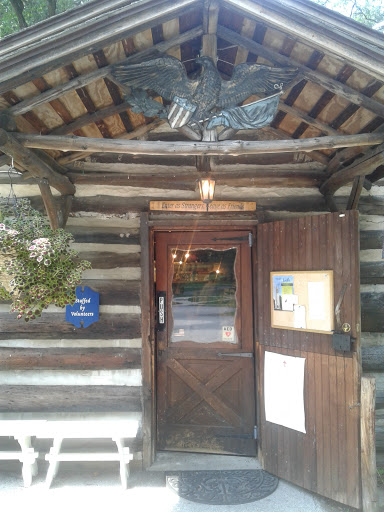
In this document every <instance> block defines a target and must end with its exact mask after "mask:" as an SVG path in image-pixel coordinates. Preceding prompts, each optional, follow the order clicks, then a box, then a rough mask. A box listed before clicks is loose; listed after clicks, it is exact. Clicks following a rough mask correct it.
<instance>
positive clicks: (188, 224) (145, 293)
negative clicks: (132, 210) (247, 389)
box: [140, 212, 259, 469]
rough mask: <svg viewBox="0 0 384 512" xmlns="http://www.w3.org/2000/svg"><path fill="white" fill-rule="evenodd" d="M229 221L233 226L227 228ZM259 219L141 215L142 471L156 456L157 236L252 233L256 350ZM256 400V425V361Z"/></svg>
mask: <svg viewBox="0 0 384 512" xmlns="http://www.w3.org/2000/svg"><path fill="white" fill-rule="evenodd" d="M229 222H231V223H233V225H230V226H229V225H228V224H229ZM258 223H259V222H258V220H257V219H249V220H244V219H241V220H240V219H238V217H237V216H235V215H234V216H233V217H232V216H231V217H230V218H228V217H226V218H225V220H223V219H219V220H218V219H217V218H216V219H212V220H211V219H207V218H206V217H205V218H204V219H201V220H200V219H199V220H197V221H196V220H183V219H182V217H181V216H180V217H179V218H173V219H172V220H169V221H164V220H152V219H151V217H150V214H149V213H148V212H143V213H141V214H140V245H141V312H142V315H141V327H142V393H143V402H142V403H143V411H142V418H143V420H142V421H143V423H142V431H143V468H144V469H146V468H149V467H150V466H151V465H152V464H153V463H154V461H155V457H156V428H157V425H156V405H157V404H156V345H155V294H154V266H153V262H154V253H155V250H154V249H155V247H154V241H155V234H156V233H157V232H161V231H176V232H177V231H194V230H198V231H217V230H218V229H219V230H220V229H222V230H223V231H224V230H225V231H234V232H236V231H244V230H249V231H251V232H252V234H253V244H252V251H251V258H252V290H253V294H252V295H253V316H254V322H253V347H254V350H256V338H257V336H256V333H257V325H256V319H257V316H256V312H257V303H256V301H257V293H255V290H256V286H255V285H256V271H255V269H256V266H255V265H256V225H257V224H258ZM254 366H255V376H254V379H255V380H254V382H255V397H256V404H255V405H256V411H255V414H256V423H257V424H259V410H258V403H257V396H258V383H257V374H256V369H257V364H256V361H255V365H254Z"/></svg>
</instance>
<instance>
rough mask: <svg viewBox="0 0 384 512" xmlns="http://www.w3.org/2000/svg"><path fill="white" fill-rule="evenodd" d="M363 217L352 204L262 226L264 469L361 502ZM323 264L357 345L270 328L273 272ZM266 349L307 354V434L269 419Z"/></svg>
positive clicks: (340, 316) (337, 313) (337, 315)
mask: <svg viewBox="0 0 384 512" xmlns="http://www.w3.org/2000/svg"><path fill="white" fill-rule="evenodd" d="M357 215H358V214H357V212H356V211H353V210H352V211H349V212H346V213H345V214H341V215H339V214H338V213H335V214H326V215H318V216H311V217H305V218H304V217H303V218H300V219H294V220H289V221H280V222H271V223H268V224H263V225H259V226H258V231H257V246H258V257H257V260H258V274H257V282H258V284H259V287H258V293H259V300H258V304H259V311H258V340H257V362H258V378H259V385H258V389H259V404H260V407H259V410H260V441H259V442H260V448H261V453H262V460H263V462H264V468H265V469H266V470H267V471H269V472H270V473H273V474H275V475H277V476H279V477H281V478H284V479H285V480H288V481H290V482H293V483H295V484H296V485H299V486H301V487H304V488H306V489H308V490H310V491H314V492H316V493H319V494H321V495H324V496H327V497H329V498H331V499H333V500H335V501H339V502H341V503H345V504H346V505H349V506H352V507H356V508H358V507H359V506H360V501H361V497H360V495H361V476H360V427H359V425H360V360H359V354H360V345H359V342H360V340H359V333H360V307H359V306H360V302H359V239H358V216H357ZM319 270H325V271H329V270H332V271H333V308H334V310H333V312H332V313H333V315H334V320H335V327H336V330H341V327H342V325H343V324H344V327H345V328H348V325H349V326H350V328H351V331H350V334H351V336H352V338H353V339H354V342H353V343H352V347H351V350H350V351H345V352H343V351H340V350H334V348H333V342H332V334H323V333H318V332H305V331H303V332H300V330H289V329H282V328H273V327H272V326H271V308H273V307H274V306H273V301H272V297H271V287H270V273H271V272H275V271H284V272H285V273H286V274H287V275H289V273H290V271H319ZM291 293H292V292H291ZM292 314H293V313H292ZM345 324H347V325H345ZM267 353H268V354H269V355H268V358H269V359H270V358H271V357H275V356H273V355H272V356H271V355H270V353H274V354H276V353H277V354H282V355H285V356H294V357H295V358H302V359H301V361H302V360H303V359H304V364H305V366H304V369H305V370H304V410H305V433H303V432H300V431H298V430H295V429H292V428H287V427H285V426H281V425H279V424H276V423H272V422H270V421H266V417H265V403H264V398H265V395H264V382H265V380H264V378H265V375H264V370H265V364H264V361H265V358H266V354H267ZM275 360H276V358H275ZM296 361H298V360H296Z"/></svg>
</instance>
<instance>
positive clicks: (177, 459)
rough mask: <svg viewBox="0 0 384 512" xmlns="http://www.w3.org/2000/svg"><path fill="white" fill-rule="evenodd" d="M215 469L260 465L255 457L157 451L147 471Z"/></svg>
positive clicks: (245, 467)
mask: <svg viewBox="0 0 384 512" xmlns="http://www.w3.org/2000/svg"><path fill="white" fill-rule="evenodd" d="M217 469H220V470H225V469H233V470H235V469H261V465H260V462H259V461H258V460H257V458H256V457H237V456H234V455H208V454H205V453H181V452H158V453H157V454H156V460H155V462H154V463H153V464H152V466H151V467H150V468H149V469H148V471H199V470H200V471H203V470H217Z"/></svg>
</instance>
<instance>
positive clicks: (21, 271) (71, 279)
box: [0, 199, 91, 321]
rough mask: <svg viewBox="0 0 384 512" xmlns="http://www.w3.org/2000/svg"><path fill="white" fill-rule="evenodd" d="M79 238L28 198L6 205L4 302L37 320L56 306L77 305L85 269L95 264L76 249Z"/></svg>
mask: <svg viewBox="0 0 384 512" xmlns="http://www.w3.org/2000/svg"><path fill="white" fill-rule="evenodd" d="M73 241H74V239H73V236H72V235H71V234H70V233H67V232H66V231H64V230H63V229H56V230H53V229H51V228H50V227H49V225H48V221H47V220H46V219H45V217H43V216H42V215H41V214H40V213H39V212H38V211H36V210H35V209H33V208H32V207H31V205H30V203H29V201H28V200H26V199H19V200H18V201H17V202H16V203H15V205H12V206H8V205H5V206H4V205H1V204H0V247H1V250H0V300H7V301H11V312H15V313H17V318H19V319H20V318H24V320H26V321H29V320H33V319H35V318H36V317H38V316H40V315H41V313H42V311H43V310H44V309H46V308H48V306H49V305H50V304H53V305H55V306H59V307H64V306H66V305H67V304H74V302H75V300H76V287H77V286H78V285H79V284H80V282H81V275H82V272H83V271H84V270H86V269H88V268H90V267H91V264H90V263H89V261H85V260H80V259H79V258H78V253H77V252H76V251H74V250H73V249H71V247H70V244H71V243H72V242H73Z"/></svg>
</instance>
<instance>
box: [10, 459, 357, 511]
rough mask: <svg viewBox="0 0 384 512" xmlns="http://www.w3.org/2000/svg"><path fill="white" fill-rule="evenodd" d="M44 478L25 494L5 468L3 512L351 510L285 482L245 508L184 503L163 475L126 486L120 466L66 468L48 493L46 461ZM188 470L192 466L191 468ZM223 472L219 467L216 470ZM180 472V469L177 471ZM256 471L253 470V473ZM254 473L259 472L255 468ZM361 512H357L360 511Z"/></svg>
mask: <svg viewBox="0 0 384 512" xmlns="http://www.w3.org/2000/svg"><path fill="white" fill-rule="evenodd" d="M38 465H39V474H38V475H37V476H36V477H34V479H33V482H32V485H31V487H29V488H24V487H23V481H22V477H21V468H20V463H18V462H17V461H1V462H0V502H1V509H2V510H4V511H5V510H15V511H22V510H31V509H32V510H34V509H35V508H36V510H38V511H39V512H52V510H55V512H61V511H64V510H65V511H66V512H68V510H70V511H73V512H77V511H80V510H82V509H84V508H85V509H86V510H89V511H92V512H105V511H107V510H111V507H113V509H114V510H126V511H127V512H128V511H130V512H139V511H140V512H151V511H156V512H237V511H238V512H347V511H353V510H354V511H355V509H351V508H349V507H344V506H342V505H338V504H337V503H335V502H332V501H329V500H326V499H323V498H321V497H319V496H317V495H315V494H312V493H310V492H306V491H304V490H302V489H300V488H298V487H296V486H294V485H291V484H289V483H287V482H285V481H283V480H280V482H279V486H278V488H277V490H276V491H275V492H274V493H273V494H271V495H270V496H268V497H266V498H265V499H263V500H260V501H256V502H254V503H248V504H245V505H231V506H225V505H201V504H197V503H192V502H190V501H186V500H184V499H182V498H179V497H178V496H177V495H176V494H175V493H174V492H173V491H172V490H170V489H168V488H167V487H166V484H165V474H164V472H163V471H162V470H156V471H139V470H133V471H132V474H131V478H130V480H129V488H128V489H127V490H123V489H122V487H121V485H120V478H119V469H118V464H117V463H114V462H108V463H103V464H102V465H101V464H100V463H97V462H87V463H63V464H62V465H61V466H60V469H59V472H58V474H57V476H56V477H55V479H54V482H53V484H52V487H51V488H50V489H46V487H45V484H44V480H45V475H46V470H47V465H46V463H45V461H42V460H39V461H38ZM185 467H186V466H185ZM216 467H217V466H216ZM174 469H179V467H177V468H176V467H175V468H174ZM250 469H251V468H250ZM252 469H253V468H252ZM355 512H356V511H355Z"/></svg>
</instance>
